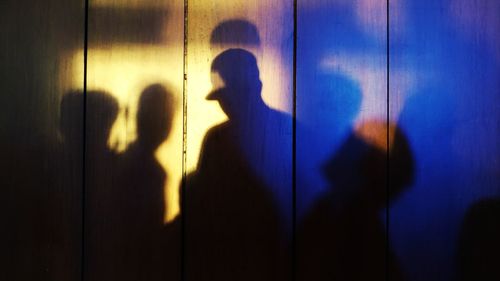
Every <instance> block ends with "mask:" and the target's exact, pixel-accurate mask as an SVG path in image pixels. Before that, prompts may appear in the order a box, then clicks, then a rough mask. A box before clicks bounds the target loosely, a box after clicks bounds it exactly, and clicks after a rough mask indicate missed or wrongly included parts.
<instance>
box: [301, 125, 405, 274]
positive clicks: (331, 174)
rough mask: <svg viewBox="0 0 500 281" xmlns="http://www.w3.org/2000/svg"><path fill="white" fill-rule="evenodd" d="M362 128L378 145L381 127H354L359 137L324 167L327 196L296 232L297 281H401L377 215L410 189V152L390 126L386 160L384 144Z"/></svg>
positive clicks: (351, 137)
mask: <svg viewBox="0 0 500 281" xmlns="http://www.w3.org/2000/svg"><path fill="white" fill-rule="evenodd" d="M364 128H369V129H371V130H372V131H373V129H375V131H378V135H379V136H380V137H382V139H381V140H384V138H385V135H386V134H385V133H386V131H385V130H387V126H385V124H384V123H381V122H380V123H378V122H368V123H366V124H364V125H363V126H361V127H360V131H361V132H360V131H357V132H353V133H352V134H351V135H350V136H349V137H348V138H347V140H346V141H345V143H344V144H343V145H342V146H341V147H340V148H339V150H338V151H337V152H336V153H335V155H333V157H332V158H331V160H330V161H329V162H328V163H326V165H325V166H324V173H325V176H326V177H327V178H328V179H329V181H330V182H331V184H332V190H331V191H330V192H329V193H327V194H325V196H323V197H322V198H321V199H320V200H319V201H318V202H317V203H316V205H315V206H314V207H313V208H312V210H311V211H310V213H309V214H308V215H307V216H306V218H305V219H304V221H303V222H302V224H301V225H300V227H299V232H298V234H297V235H298V238H297V239H298V241H299V244H298V252H297V257H298V263H297V272H298V280H402V279H403V277H402V273H401V271H400V269H399V267H398V264H397V262H396V259H395V257H394V255H393V254H392V252H391V251H390V249H389V248H387V237H386V233H385V229H384V225H383V223H382V221H381V219H380V211H381V210H383V209H384V208H385V207H387V205H388V204H390V203H391V202H392V201H393V200H394V199H395V198H397V197H398V195H399V194H400V193H401V192H402V191H403V190H404V188H405V187H406V186H408V185H409V184H410V183H411V181H412V175H413V159H412V155H411V151H410V148H409V145H408V143H407V140H406V138H405V136H404V135H403V133H402V132H401V131H400V130H399V129H398V128H396V127H395V126H394V125H391V126H389V129H390V130H391V134H394V139H393V142H392V143H391V144H390V153H389V159H387V152H386V150H385V149H384V146H385V142H380V139H378V140H377V139H376V138H370V136H367V135H365V134H363V133H362V131H363V130H364ZM381 145H382V146H381ZM387 161H389V163H390V174H389V181H387V169H386V167H387ZM387 184H390V186H389V194H387V192H386V191H387ZM334 186H335V188H333V187H334ZM386 250H388V252H387V251H386ZM387 271H388V272H387Z"/></svg>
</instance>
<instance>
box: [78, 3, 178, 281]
mask: <svg viewBox="0 0 500 281" xmlns="http://www.w3.org/2000/svg"><path fill="white" fill-rule="evenodd" d="M183 8H184V6H183V1H168V2H165V1H157V0H151V1H135V0H131V1H114V0H110V1H108V0H98V1H91V3H90V7H89V48H88V61H87V65H88V70H87V73H88V75H87V89H88V93H87V96H86V100H87V112H86V116H87V126H86V129H87V130H86V172H87V173H86V183H87V184H86V205H85V209H86V212H85V217H86V220H85V222H86V232H85V235H86V236H85V238H86V240H85V264H86V268H85V275H86V277H87V279H88V280H119V279H133V280H165V279H168V280H177V279H178V278H179V275H180V256H181V253H180V240H179V239H180V224H179V219H178V217H177V216H178V214H179V186H180V183H181V178H182V149H183V148H182V147H183V143H182V142H183V140H182V135H183V131H182V130H183V125H182V124H183V123H182V122H183V117H182V114H183V112H182V106H183V105H182V101H183V91H182V85H183V67H182V66H183V34H184V31H183V30H184V28H183V26H184V18H183Z"/></svg>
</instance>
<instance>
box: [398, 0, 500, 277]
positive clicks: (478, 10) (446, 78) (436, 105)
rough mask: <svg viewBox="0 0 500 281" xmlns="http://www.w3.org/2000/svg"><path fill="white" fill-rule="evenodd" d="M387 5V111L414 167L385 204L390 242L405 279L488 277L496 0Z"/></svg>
mask: <svg viewBox="0 0 500 281" xmlns="http://www.w3.org/2000/svg"><path fill="white" fill-rule="evenodd" d="M390 8H391V11H390V18H391V21H390V23H391V28H390V32H391V42H390V54H391V56H390V60H391V63H390V78H391V88H390V94H391V95H390V115H391V119H392V120H394V121H397V123H398V124H400V127H402V128H403V129H404V130H405V132H406V133H407V135H408V138H409V140H410V144H411V149H412V151H413V155H414V166H415V167H414V170H415V174H414V180H413V184H411V185H410V186H408V188H407V190H406V192H405V193H404V195H403V196H401V197H400V200H399V201H397V202H396V204H395V205H394V206H393V208H392V209H391V212H390V214H391V218H390V221H391V223H390V236H391V237H392V239H391V241H392V245H393V247H394V248H395V249H396V251H397V254H398V256H399V257H400V260H401V261H402V263H403V265H404V268H405V271H406V272H407V275H408V277H409V280H480V279H482V280H494V279H497V278H499V276H500V272H499V271H498V267H496V266H491V267H489V266H487V265H488V264H498V260H499V256H498V252H495V251H498V250H495V249H498V248H499V246H498V239H497V238H493V237H498V233H499V232H500V230H499V229H500V226H499V223H498V216H499V213H498V209H499V208H498V198H499V196H500V173H499V165H498V155H500V154H499V145H498V144H499V143H500V142H499V138H500V133H499V132H500V131H499V130H498V129H499V126H498V124H499V118H500V115H499V112H498V109H499V107H498V104H499V98H500V94H499V88H498V85H499V79H498V77H500V76H499V71H500V59H499V58H500V56H499V52H498V50H500V41H499V39H498V32H499V27H500V23H499V21H498V11H500V4H499V3H498V1H463V0H452V1H393V0H391V6H390ZM392 167H393V165H391V174H392V173H396V174H397V173H398V171H397V170H395V169H397V167H395V166H394V169H392ZM494 217H496V218H497V219H493V218H494ZM495 235H496V236H495Z"/></svg>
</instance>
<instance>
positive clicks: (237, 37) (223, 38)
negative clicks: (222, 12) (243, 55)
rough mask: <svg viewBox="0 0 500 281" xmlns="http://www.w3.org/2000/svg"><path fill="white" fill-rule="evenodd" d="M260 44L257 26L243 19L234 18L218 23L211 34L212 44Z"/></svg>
mask: <svg viewBox="0 0 500 281" xmlns="http://www.w3.org/2000/svg"><path fill="white" fill-rule="evenodd" d="M235 44H242V45H247V46H260V36H259V31H258V30H257V27H256V26H255V25H254V24H252V23H251V22H249V21H246V20H243V19H232V20H227V21H223V22H222V23H220V24H218V25H217V27H215V29H214V30H213V31H212V34H211V35H210V45H212V46H213V45H235Z"/></svg>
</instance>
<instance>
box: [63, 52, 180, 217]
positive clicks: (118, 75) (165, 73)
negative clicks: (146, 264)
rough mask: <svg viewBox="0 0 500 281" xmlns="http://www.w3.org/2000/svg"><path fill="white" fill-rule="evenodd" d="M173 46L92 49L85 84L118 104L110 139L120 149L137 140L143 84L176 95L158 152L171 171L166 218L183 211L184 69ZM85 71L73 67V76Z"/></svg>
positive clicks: (160, 158)
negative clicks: (162, 87)
mask: <svg viewBox="0 0 500 281" xmlns="http://www.w3.org/2000/svg"><path fill="white" fill-rule="evenodd" d="M174 51H175V49H174V48H172V49H170V48H168V47H161V48H160V47H144V46H136V47H133V46H130V47H113V48H110V49H89V51H88V58H87V67H88V69H87V73H88V75H87V88H88V89H101V90H105V91H107V92H109V93H110V94H112V95H113V97H115V98H116V99H117V101H118V102H119V104H120V112H119V114H118V117H117V120H116V121H115V123H114V125H113V128H112V130H111V135H110V139H109V146H110V148H112V149H114V150H115V151H117V152H123V151H124V150H125V149H126V148H127V145H128V144H130V143H132V142H133V141H134V140H135V139H136V124H135V118H136V113H137V102H138V99H139V95H140V93H141V91H142V90H143V89H144V88H145V87H147V86H148V85H150V84H154V83H161V84H163V85H165V86H166V87H167V88H168V89H169V90H170V91H171V92H172V94H173V95H174V96H175V102H176V104H174V105H173V108H174V109H175V110H176V111H175V113H174V117H173V124H172V125H173V126H172V129H171V132H170V134H169V137H168V139H167V140H166V141H165V142H164V143H163V144H162V145H161V146H160V148H159V149H158V151H157V153H156V157H157V159H158V161H159V162H160V163H161V165H162V166H163V168H164V170H165V171H166V173H167V182H166V183H165V202H166V206H167V208H166V215H165V218H166V220H167V221H169V220H171V219H173V218H174V217H175V216H176V215H177V214H178V213H179V185H180V182H181V178H182V165H181V163H182V71H179V69H177V68H175V67H172V66H175V65H179V61H178V60H179V58H176V57H172V56H171V55H170V54H172V52H174ZM81 53H82V51H79V52H77V53H76V54H75V55H74V59H75V60H78V59H81V57H82V54H81ZM180 59H181V62H182V58H180ZM75 65H76V66H78V65H77V64H75ZM82 71H83V70H82V68H81V67H75V69H74V70H73V73H74V76H73V77H74V79H76V80H77V81H78V79H80V77H82V76H83V73H82Z"/></svg>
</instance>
